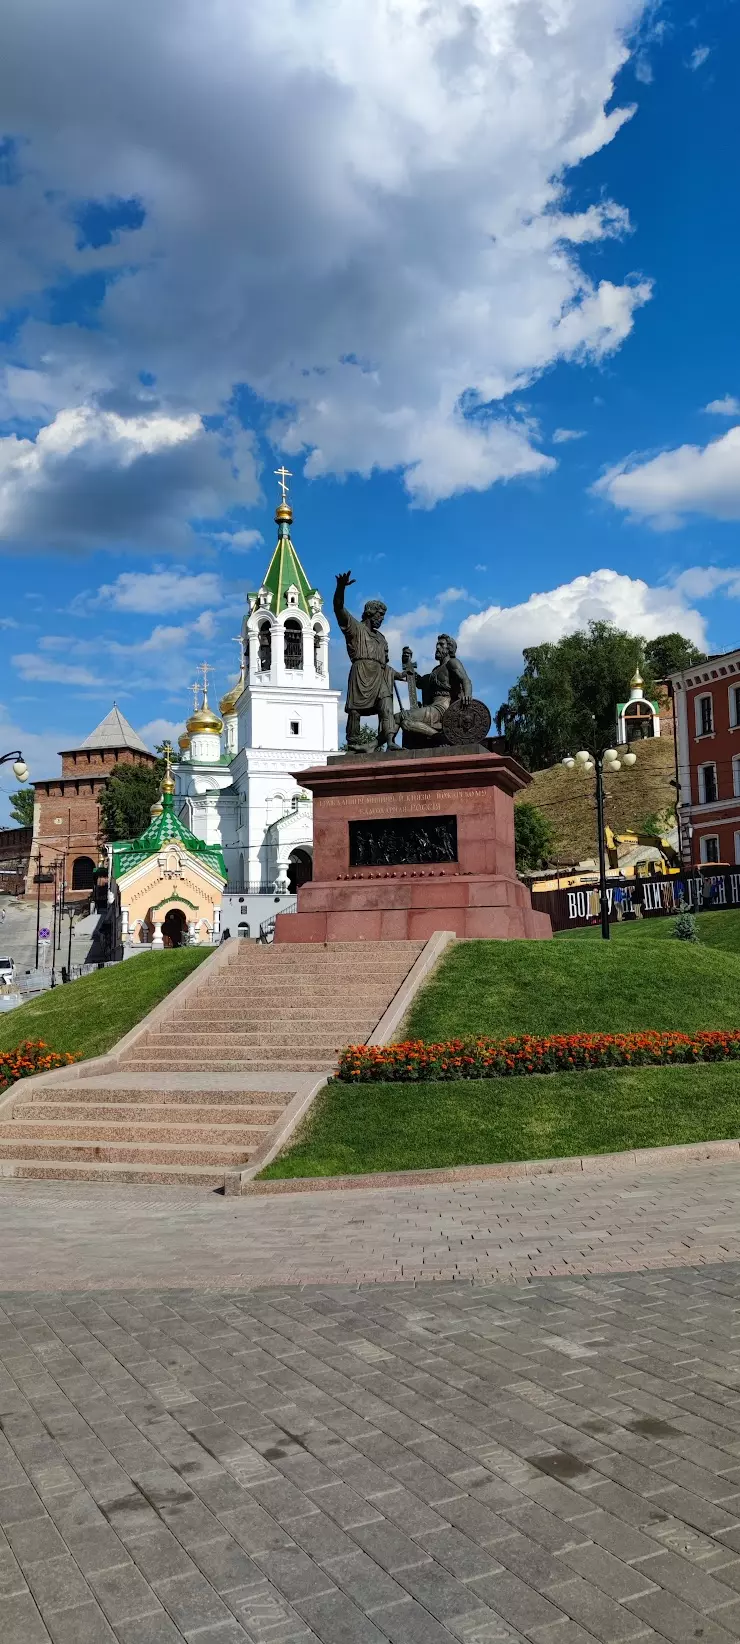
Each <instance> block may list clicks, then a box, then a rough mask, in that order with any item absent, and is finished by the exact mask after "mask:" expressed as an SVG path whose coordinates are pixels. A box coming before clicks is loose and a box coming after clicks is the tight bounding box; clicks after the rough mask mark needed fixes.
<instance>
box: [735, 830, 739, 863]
mask: <svg viewBox="0 0 740 1644" xmlns="http://www.w3.org/2000/svg"><path fill="white" fill-rule="evenodd" d="M735 861H736V862H740V833H736V834H735Z"/></svg>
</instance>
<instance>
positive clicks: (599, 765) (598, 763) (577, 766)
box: [562, 748, 637, 942]
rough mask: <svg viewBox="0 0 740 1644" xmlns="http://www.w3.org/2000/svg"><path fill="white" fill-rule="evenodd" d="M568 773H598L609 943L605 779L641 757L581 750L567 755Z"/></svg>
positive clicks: (603, 902) (614, 751)
mask: <svg viewBox="0 0 740 1644" xmlns="http://www.w3.org/2000/svg"><path fill="white" fill-rule="evenodd" d="M562 763H563V764H564V766H565V768H566V770H568V771H573V770H581V771H584V772H585V773H586V775H587V776H589V775H590V774H591V773H592V772H593V771H595V772H596V817H597V828H598V835H599V895H600V902H601V934H602V937H603V939H604V941H605V942H608V941H609V939H610V936H611V931H610V929H609V904H608V900H607V891H606V850H605V847H604V777H605V776H616V775H617V774H618V772H619V771H621V769H622V766H623V765H626V766H627V767H628V768H629V767H630V766H632V765H635V764H636V763H637V754H635V753H631V752H628V753H623V754H622V756H621V758H620V755H619V753H618V751H617V749H616V748H603V749H602V751H601V753H592V752H591V750H590V749H589V748H581V749H580V751H579V752H578V753H577V754H576V755H575V758H573V757H572V755H571V754H567V755H566V757H565V759H564V760H563V762H562Z"/></svg>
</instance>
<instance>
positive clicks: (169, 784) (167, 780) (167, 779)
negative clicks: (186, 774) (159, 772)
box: [160, 771, 175, 810]
mask: <svg viewBox="0 0 740 1644" xmlns="http://www.w3.org/2000/svg"><path fill="white" fill-rule="evenodd" d="M174 791H175V778H174V776H173V775H172V773H171V771H168V772H167V775H166V776H163V777H162V794H163V795H164V794H166V793H174ZM160 810H161V803H160Z"/></svg>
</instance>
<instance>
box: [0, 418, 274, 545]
mask: <svg viewBox="0 0 740 1644" xmlns="http://www.w3.org/2000/svg"><path fill="white" fill-rule="evenodd" d="M256 496H257V479H256V467H255V459H254V452H253V449H252V445H251V441H250V437H249V435H248V434H246V433H245V432H244V431H243V430H242V429H239V430H235V429H234V428H233V427H231V426H229V427H227V428H225V429H223V430H221V431H219V432H218V433H217V432H214V431H211V430H207V429H206V428H205V427H204V425H203V422H202V419H201V418H200V417H199V416H197V415H196V414H195V413H192V412H189V413H184V414H182V415H180V416H173V415H169V414H166V413H162V412H159V411H149V412H148V413H147V414H145V415H144V414H137V413H134V414H130V415H125V416H123V415H120V414H119V413H118V412H115V411H103V410H100V409H99V408H94V407H92V406H77V407H75V408H74V409H68V410H64V411H59V412H58V413H57V414H56V416H55V417H54V418H53V420H52V421H51V422H50V423H47V424H46V425H45V426H44V427H42V428H41V429H39V432H38V433H37V435H36V437H35V439H29V438H20V437H19V436H18V435H16V434H9V435H6V436H5V437H4V438H0V541H2V542H4V543H7V544H8V545H9V546H11V547H16V548H20V547H23V546H27V547H32V548H41V549H47V548H68V549H70V548H71V549H81V548H86V549H93V548H98V547H106V546H116V547H120V546H121V545H126V546H131V547H137V546H139V547H149V548H151V547H156V548H177V547H180V548H183V547H188V546H190V545H192V543H193V541H194V540H195V539H194V537H193V534H192V532H191V530H190V527H189V524H188V521H189V520H190V519H191V518H192V517H194V516H196V515H202V516H205V515H208V514H212V515H217V514H220V513H222V512H223V511H224V509H225V508H226V507H227V506H230V505H232V504H234V503H243V502H245V501H250V500H252V501H254V500H255V499H256Z"/></svg>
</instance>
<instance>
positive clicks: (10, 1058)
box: [0, 1039, 78, 1091]
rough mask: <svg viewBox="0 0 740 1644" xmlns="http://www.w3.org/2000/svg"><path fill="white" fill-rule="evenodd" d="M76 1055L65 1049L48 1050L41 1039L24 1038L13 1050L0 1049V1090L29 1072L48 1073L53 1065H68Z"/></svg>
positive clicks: (74, 1059)
mask: <svg viewBox="0 0 740 1644" xmlns="http://www.w3.org/2000/svg"><path fill="white" fill-rule="evenodd" d="M77 1060H78V1058H77V1057H76V1056H70V1055H69V1053H68V1052H67V1051H63V1050H49V1047H48V1045H45V1044H44V1041H43V1039H26V1040H24V1042H23V1044H22V1045H16V1046H15V1049H14V1050H2V1051H0V1091H3V1090H7V1088H8V1085H14V1084H15V1082H16V1080H17V1079H27V1078H28V1077H29V1074H31V1073H49V1072H50V1071H51V1069H52V1068H55V1067H68V1066H69V1064H70V1062H76V1061H77Z"/></svg>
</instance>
